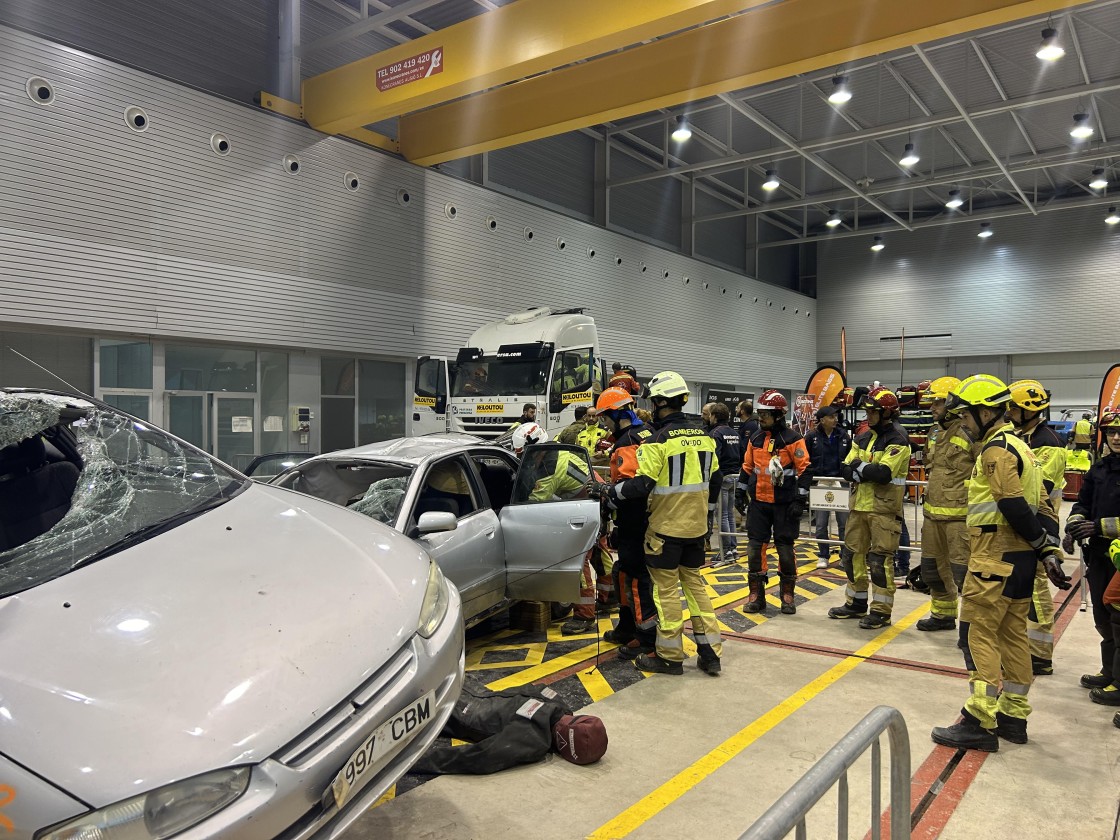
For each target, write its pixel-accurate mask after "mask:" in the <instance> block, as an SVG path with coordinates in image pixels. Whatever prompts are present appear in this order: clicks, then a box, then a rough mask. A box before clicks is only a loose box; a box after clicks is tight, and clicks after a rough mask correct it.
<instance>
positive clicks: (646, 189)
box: [610, 148, 681, 247]
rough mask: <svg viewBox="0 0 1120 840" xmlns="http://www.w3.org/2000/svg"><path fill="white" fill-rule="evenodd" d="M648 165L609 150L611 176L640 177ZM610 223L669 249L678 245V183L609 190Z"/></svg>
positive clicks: (663, 180)
mask: <svg viewBox="0 0 1120 840" xmlns="http://www.w3.org/2000/svg"><path fill="white" fill-rule="evenodd" d="M650 170H651V167H650V166H647V165H646V164H644V163H642V162H641V161H637V160H635V159H634V158H632V157H630V156H629V155H627V154H626V153H624V152H622V151H620V150H618V149H614V148H612V149H611V177H612V178H627V177H630V176H632V175H643V174H645V173H647V172H649V171H650ZM610 224H611V226H612V227H617V228H620V229H622V230H626V231H630V232H631V233H636V234H638V235H639V236H643V237H647V238H649V239H653V240H656V241H658V242H665V243H667V244H668V245H671V246H677V247H679V246H680V242H681V182H680V181H678V180H676V179H675V178H659V179H657V180H655V181H641V182H639V183H637V184H627V185H625V186H622V187H611V204H610Z"/></svg>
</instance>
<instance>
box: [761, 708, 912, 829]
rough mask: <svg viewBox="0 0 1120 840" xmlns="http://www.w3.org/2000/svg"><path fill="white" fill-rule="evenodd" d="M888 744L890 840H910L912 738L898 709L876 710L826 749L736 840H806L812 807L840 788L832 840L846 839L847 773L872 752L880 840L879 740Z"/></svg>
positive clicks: (873, 795) (874, 826) (874, 821)
mask: <svg viewBox="0 0 1120 840" xmlns="http://www.w3.org/2000/svg"><path fill="white" fill-rule="evenodd" d="M883 732H886V733H887V736H888V739H889V741H890V746H891V753H890V779H891V785H890V829H889V830H890V833H889V834H888V835H887V836H888V837H890V840H909V838H910V736H909V735H908V734H907V732H906V721H905V720H904V719H903V717H902V713H901V712H899V711H898V709H895V708H892V707H890V706H876V707H875V708H874V709H872V710H871V711H870V712H868V714H867V716H866V717H864V719H863V720H861V721H860V722H859V723H857V724H856V725H855V726H854V727H853V728H852V731H851V732H849V733H848V734H847V735H845V736H844V737H843V738H841V739H840V740H839V742H837V744H836V745H835V746H834V747H833V748H832V749H830V750H829V751H828V752H827V753H825V754H824V756H822V757H821V760H820V761H818V762H817V763H816V764H814V765H813V766H812V767H811V768H809V771H808V772H807V773H806V774H805V775H804V776H802V777H801V778H800V779H798V780H797V781H796V782H795V783H794V784H793V786H792V787H791V788H790V789H789V790H787V791H786V792H785V793H783V794H782V795H781V797H780V798H779V799H778V801H777V802H775V803H774V804H773V805H771V806H770V807H769V808H767V809H766V812H765V813H764V814H763V815H762V816H761V817H759V818H758V819H757V820H755V821H754V824H753V825H751V827H750V828H748V829H747V830H746V831H745V832H744V833H743V834H741V835H740V836H739V840H780V838H782V837H785V836H786V835H787V834H789V833H790V832H791V831H796V835H795V836H796V837H797V840H805V838H806V837H807V834H806V831H805V817H806V815H807V814H808V813H809V811H810V810H811V809H812V807H813V806H814V805H816V804H817V802H819V801H820V800H821V798H822V797H823V796H824V795H825V794H826V793H828V791H829V790H831V789H832V786H833V785H834V784H837V783H839V785H838V791H837V793H838V799H839V802H838V803H837V809H836V836H837V837H838V838H844V839H845V840H846V838H847V837H848V769H849V768H850V767H851V766H852V765H853V764H855V763H856V761H857V760H858V759H859V757H860V756H861V755H863V754H864V753H865V752H866V751H867V748H868V747H870V748H871V840H880V838H881V833H882V832H881V825H880V824H881V817H880V815H881V814H882V770H881V766H880V765H881V762H882V757H881V754H880V747H879V736H880V735H882V734H883Z"/></svg>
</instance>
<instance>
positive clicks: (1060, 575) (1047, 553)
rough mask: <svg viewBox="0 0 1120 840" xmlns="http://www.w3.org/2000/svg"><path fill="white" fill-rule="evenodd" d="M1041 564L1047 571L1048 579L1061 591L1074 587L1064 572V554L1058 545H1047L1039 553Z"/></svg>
mask: <svg viewBox="0 0 1120 840" xmlns="http://www.w3.org/2000/svg"><path fill="white" fill-rule="evenodd" d="M1038 559H1039V562H1040V563H1042V568H1043V569H1044V570H1045V571H1046V577H1048V578H1050V582H1051V583H1052V584H1054V585H1055V586H1056V587H1058V588H1059V589H1069V588H1071V587H1072V586H1073V584H1072V583H1070V582H1069V580H1070V578H1069V575H1067V574H1066V573H1065V571H1063V570H1062V554H1061V550H1060V549H1059V548H1058V546H1056V545H1047V546H1045V547H1044V548H1043V549H1042V551H1040V552H1039V553H1038Z"/></svg>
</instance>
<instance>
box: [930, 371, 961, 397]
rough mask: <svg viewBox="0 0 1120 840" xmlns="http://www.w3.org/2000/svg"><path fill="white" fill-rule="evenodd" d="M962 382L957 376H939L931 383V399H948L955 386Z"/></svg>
mask: <svg viewBox="0 0 1120 840" xmlns="http://www.w3.org/2000/svg"><path fill="white" fill-rule="evenodd" d="M960 384H961V381H960V380H959V379H957V377H955V376H939V377H937V379H935V380H933V381H932V382H931V383H929V398H930V399H931V400H947V399H949V394H950V393H951V392H952V390H953V389H954V388H956V387H957V386H958V385H960Z"/></svg>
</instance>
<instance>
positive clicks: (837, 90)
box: [828, 76, 852, 105]
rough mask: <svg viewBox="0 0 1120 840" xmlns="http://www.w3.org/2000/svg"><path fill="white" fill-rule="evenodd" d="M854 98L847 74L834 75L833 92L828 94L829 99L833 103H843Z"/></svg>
mask: <svg viewBox="0 0 1120 840" xmlns="http://www.w3.org/2000/svg"><path fill="white" fill-rule="evenodd" d="M851 98H852V90H851V88H849V87H848V77H847V76H833V77H832V93H830V94H829V95H828V101H829V102H831V103H832V104H833V105H843V104H844V103H845V102H847V101H848V100H849V99H851Z"/></svg>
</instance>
